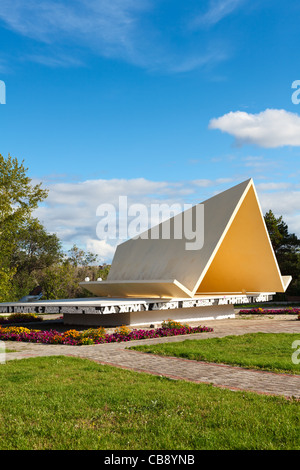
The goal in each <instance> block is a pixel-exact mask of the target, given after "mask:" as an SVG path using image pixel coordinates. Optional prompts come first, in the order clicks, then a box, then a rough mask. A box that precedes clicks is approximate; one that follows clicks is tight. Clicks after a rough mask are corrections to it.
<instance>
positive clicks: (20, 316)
mask: <svg viewBox="0 0 300 470" xmlns="http://www.w3.org/2000/svg"><path fill="white" fill-rule="evenodd" d="M36 321H38V322H40V321H43V318H42V317H39V316H38V315H36V314H35V313H12V314H11V315H9V316H8V317H0V325H5V324H7V323H29V322H36Z"/></svg>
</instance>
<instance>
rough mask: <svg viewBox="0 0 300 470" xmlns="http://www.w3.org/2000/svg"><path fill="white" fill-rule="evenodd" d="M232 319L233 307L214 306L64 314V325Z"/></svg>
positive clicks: (114, 324) (144, 323) (140, 323)
mask: <svg viewBox="0 0 300 470" xmlns="http://www.w3.org/2000/svg"><path fill="white" fill-rule="evenodd" d="M234 317H235V314H234V306H233V305H218V306H215V305H214V306H208V307H191V308H177V309H172V310H152V311H140V312H126V313H115V314H109V315H104V314H75V313H64V324H65V325H74V326H75V325H79V326H81V325H82V326H104V327H109V326H120V325H128V326H148V327H149V326H150V325H155V326H157V325H159V324H160V323H161V322H162V321H163V320H168V319H172V320H176V321H181V322H186V323H188V322H195V321H196V322H202V321H205V320H218V319H223V318H234Z"/></svg>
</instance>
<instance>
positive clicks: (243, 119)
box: [209, 109, 300, 148]
mask: <svg viewBox="0 0 300 470" xmlns="http://www.w3.org/2000/svg"><path fill="white" fill-rule="evenodd" d="M209 129H219V130H221V131H222V132H226V133H228V134H230V135H232V136H234V137H235V139H236V143H237V144H238V145H244V144H253V145H258V146H260V147H264V148H276V147H283V146H300V116H299V115H298V114H296V113H291V112H288V111H285V110H284V109H266V110H265V111H262V112H260V113H258V114H249V113H246V112H244V111H236V112H230V113H227V114H224V115H223V116H221V117H219V118H214V119H211V121H210V122H209Z"/></svg>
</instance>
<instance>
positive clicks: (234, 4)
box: [193, 0, 247, 27]
mask: <svg viewBox="0 0 300 470" xmlns="http://www.w3.org/2000/svg"><path fill="white" fill-rule="evenodd" d="M245 1H247V0H211V1H210V5H209V9H208V10H207V12H206V13H204V14H203V15H200V16H198V17H196V18H195V20H194V21H193V25H194V26H208V27H209V26H213V25H215V24H217V23H219V21H221V20H222V19H223V18H225V17H226V16H228V15H230V14H231V13H233V12H234V11H235V10H236V9H237V8H239V7H240V6H242V5H243V4H244V3H245Z"/></svg>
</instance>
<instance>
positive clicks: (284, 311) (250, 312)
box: [240, 307, 300, 319]
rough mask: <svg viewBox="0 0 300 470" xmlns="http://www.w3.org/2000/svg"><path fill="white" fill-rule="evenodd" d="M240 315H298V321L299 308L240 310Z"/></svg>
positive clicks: (299, 315)
mask: <svg viewBox="0 0 300 470" xmlns="http://www.w3.org/2000/svg"><path fill="white" fill-rule="evenodd" d="M240 314H243V315H257V314H258V315H291V314H292V315H298V319H300V308H297V307H287V308H280V309H264V308H261V307H260V308H252V309H248V310H240Z"/></svg>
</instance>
